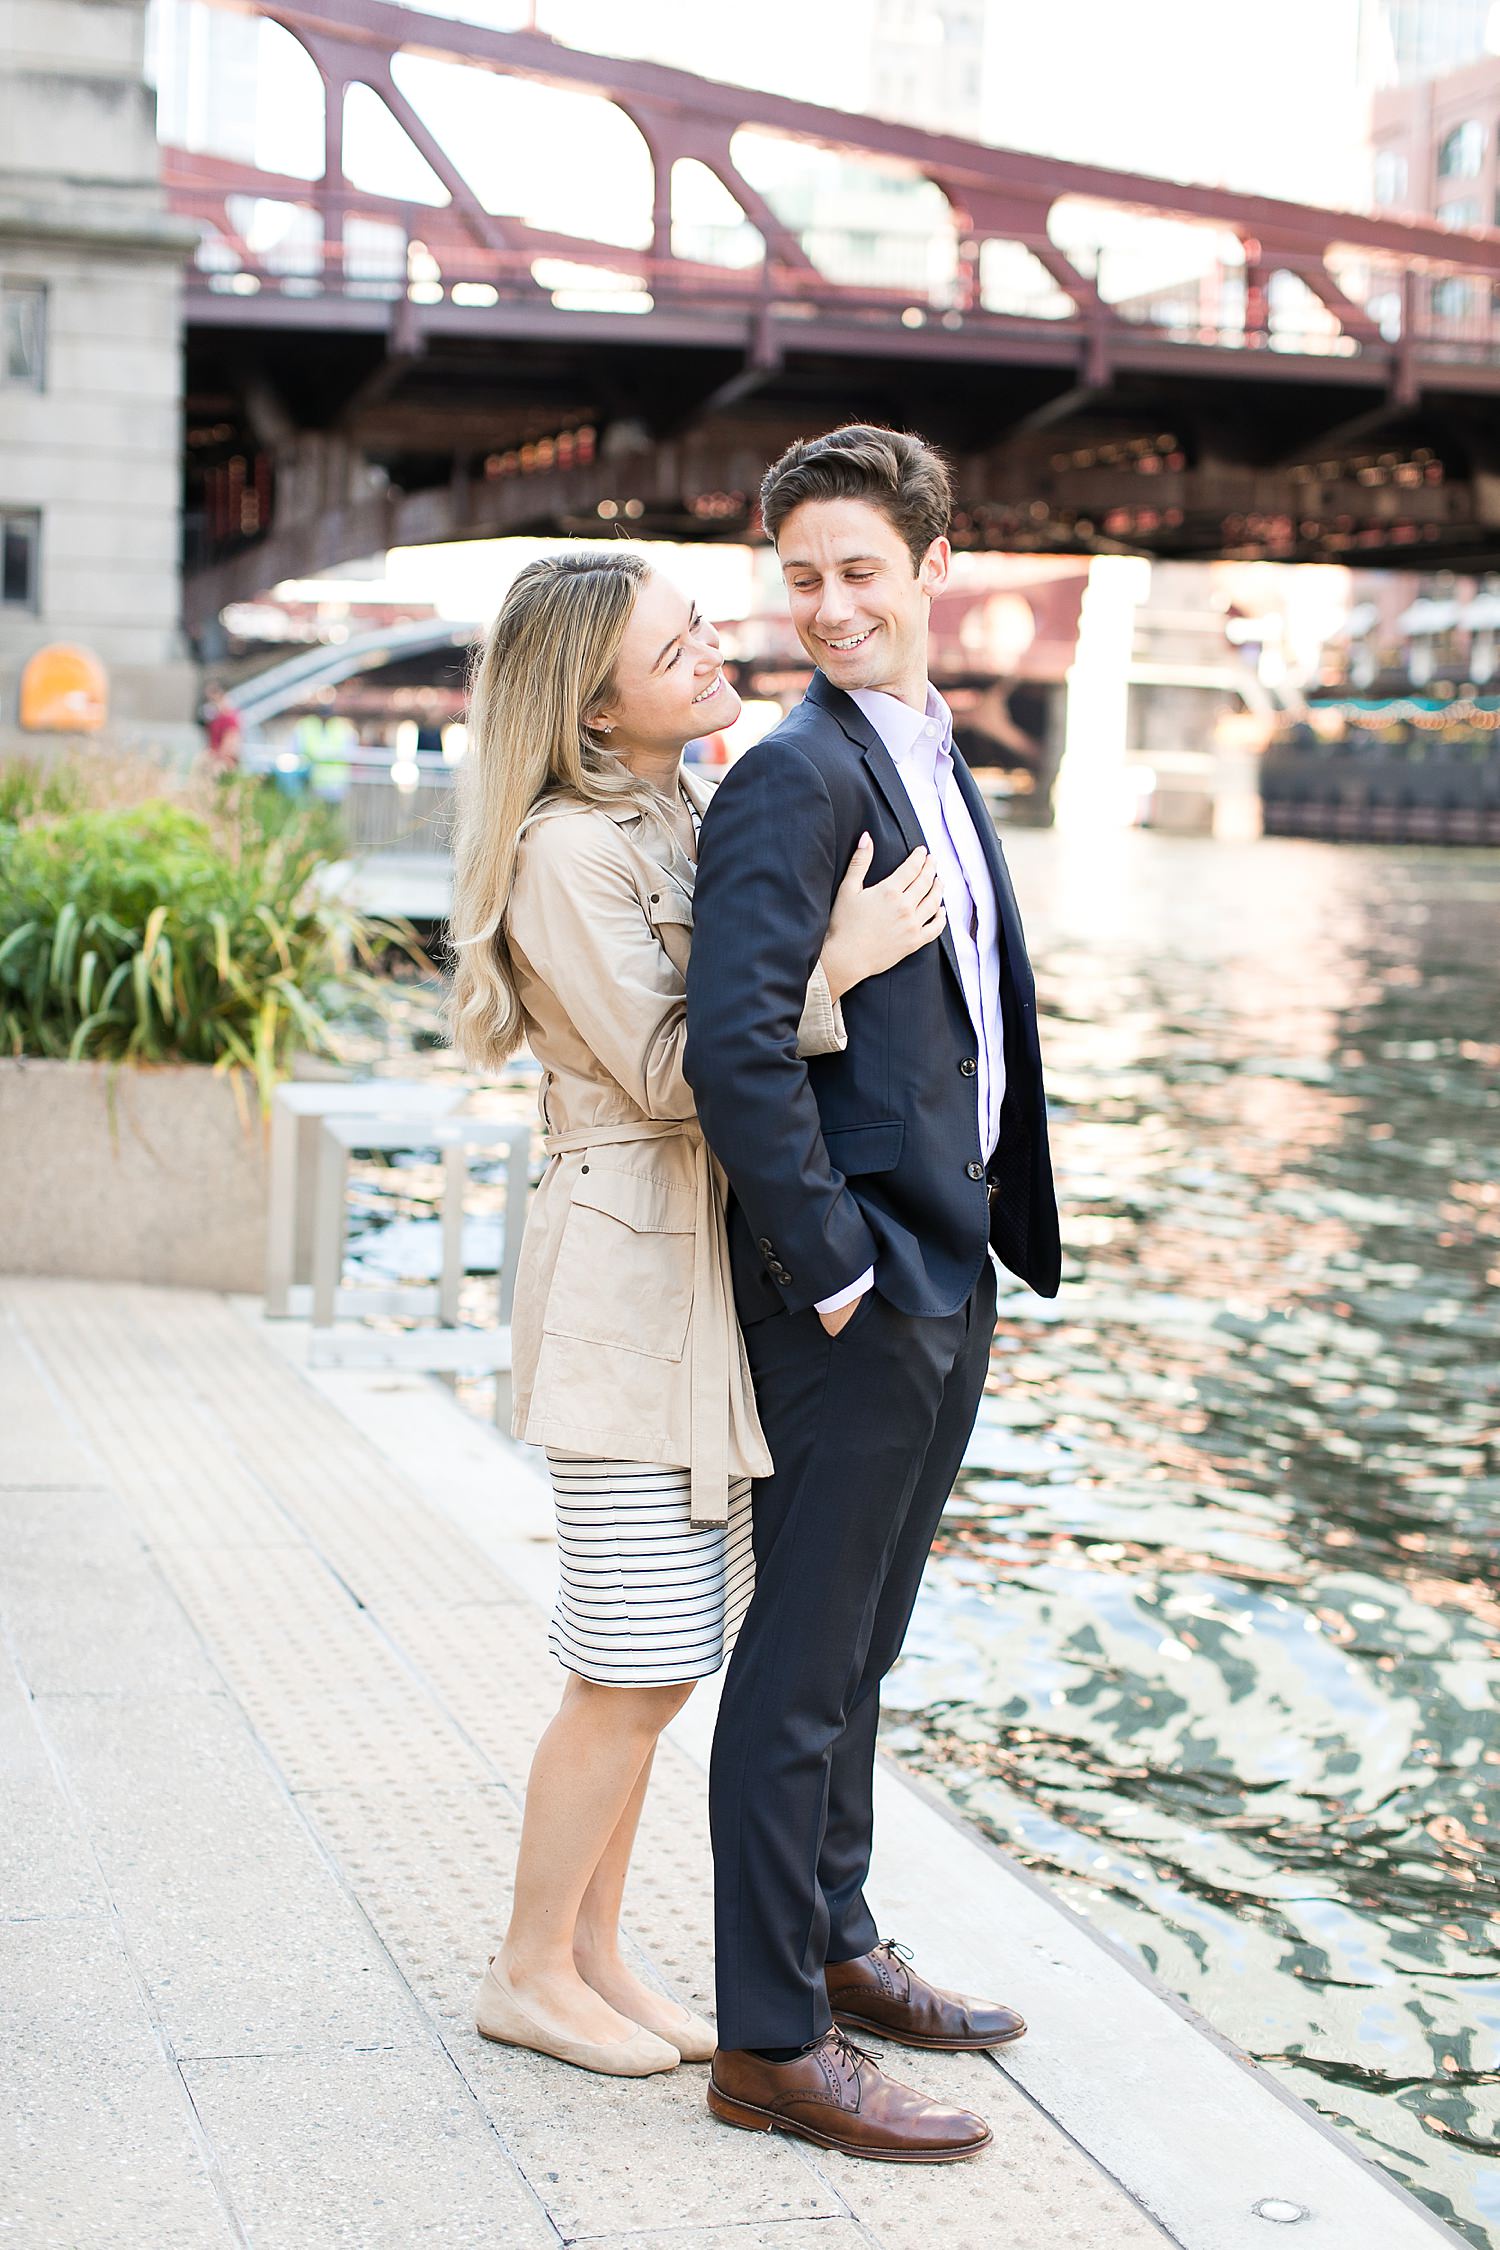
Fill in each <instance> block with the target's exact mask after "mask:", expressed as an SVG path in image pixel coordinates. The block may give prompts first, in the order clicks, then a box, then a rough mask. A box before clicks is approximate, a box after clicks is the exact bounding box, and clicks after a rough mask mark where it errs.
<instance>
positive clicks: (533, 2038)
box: [474, 1954, 681, 2078]
mask: <svg viewBox="0 0 1500 2250" xmlns="http://www.w3.org/2000/svg"><path fill="white" fill-rule="evenodd" d="M498 1962H499V1956H498V1955H496V1954H492V1955H491V1956H490V1965H489V1967H488V1968H487V1969H486V1970H485V1972H484V1975H483V1977H482V1978H481V1980H480V1985H479V1990H478V1991H477V1992H476V1994H475V1995H474V2023H475V2027H476V2029H477V2030H478V2032H479V2034H480V2037H481V2038H483V2039H494V2040H496V2041H498V2042H499V2044H500V2045H502V2046H506V2047H529V2048H531V2050H532V2051H533V2053H535V2054H538V2055H551V2056H553V2057H554V2058H555V2059H556V2060H557V2061H558V2062H565V2063H572V2065H573V2067H574V2068H575V2069H576V2070H597V2071H599V2072H601V2073H602V2074H603V2075H604V2076H605V2077H606V2078H649V2077H650V2076H651V2075H652V2073H653V2072H655V2071H658V2070H675V2069H676V2068H677V2065H678V2063H679V2061H680V2060H681V2057H680V2056H679V2054H678V2051H677V2049H676V2048H675V2047H672V2046H669V2045H668V2044H667V2042H666V2040H665V2039H658V2038H657V2036H656V2034H655V2032H654V2031H646V2030H643V2029H641V2028H640V2027H637V2029H636V2030H635V2031H634V2032H633V2033H632V2034H631V2036H630V2037H629V2038H628V2039H605V2040H591V2039H569V2038H568V2037H567V2036H566V2034H565V2033H563V2032H558V2031H549V2030H548V2029H547V2027H546V2025H545V2024H541V2023H538V2022H537V2020H536V2018H535V2016H531V2015H528V2014H527V2012H526V2010H525V2009H524V2008H523V2007H522V2006H521V2003H520V2001H519V2000H518V1999H517V1998H516V1996H515V1994H514V1993H513V1992H512V1991H511V1989H510V1986H509V1985H508V1984H507V1983H506V1981H505V1979H504V1977H503V1976H502V1975H501V1973H500V1969H499V1966H498Z"/></svg>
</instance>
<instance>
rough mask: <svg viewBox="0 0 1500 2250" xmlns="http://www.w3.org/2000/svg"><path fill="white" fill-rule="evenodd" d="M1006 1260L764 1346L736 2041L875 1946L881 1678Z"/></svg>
mask: <svg viewBox="0 0 1500 2250" xmlns="http://www.w3.org/2000/svg"><path fill="white" fill-rule="evenodd" d="M994 1326H995V1269H994V1266H993V1264H992V1263H991V1261H990V1260H989V1259H988V1258H986V1260H985V1262H984V1267H983V1270H982V1271H981V1273H980V1276H979V1279H978V1281H977V1282H976V1283H975V1285H974V1288H973V1290H972V1292H971V1294H970V1296H969V1298H968V1300H967V1302H966V1303H964V1304H963V1305H961V1306H960V1307H959V1309H958V1310H957V1312H954V1313H948V1314H945V1315H942V1316H938V1317H926V1318H923V1317H919V1316H917V1315H914V1314H910V1313H903V1312H898V1311H897V1309H896V1308H895V1306H893V1305H891V1304H888V1303H887V1302H886V1300H885V1299H884V1298H883V1297H881V1296H880V1295H879V1293H878V1290H874V1289H872V1290H870V1291H869V1292H868V1293H867V1295H866V1296H865V1297H864V1298H863V1299H862V1300H861V1303H860V1306H859V1309H858V1311H857V1312H856V1313H855V1314H854V1316H853V1318H852V1319H851V1320H850V1322H849V1323H848V1325H847V1327H845V1328H844V1329H843V1330H842V1331H841V1333H840V1334H839V1335H838V1336H836V1337H830V1336H829V1335H828V1333H827V1331H826V1330H825V1329H824V1327H823V1324H822V1322H821V1321H820V1320H819V1318H818V1316H817V1314H816V1313H815V1312H813V1311H806V1312H797V1313H788V1312H785V1311H783V1312H778V1313H773V1314H772V1315H771V1316H770V1317H769V1318H767V1319H764V1320H758V1321H754V1322H752V1324H751V1325H750V1326H749V1327H748V1328H747V1329H746V1330H745V1344H746V1348H747V1350H748V1352H749V1356H750V1367H751V1371H752V1373H753V1375H754V1378H755V1391H756V1399H757V1403H758V1405H759V1408H760V1414H761V1420H762V1423H763V1425H764V1428H765V1432H766V1437H767V1440H768V1442H769V1444H770V1448H771V1457H772V1459H773V1460H774V1462H775V1464H776V1469H775V1474H774V1475H772V1476H770V1477H768V1478H766V1479H765V1480H764V1481H763V1482H761V1483H758V1484H757V1485H756V1487H755V1494H754V1508H755V1519H754V1520H755V1563H756V1586H755V1593H754V1597H753V1599H752V1600H751V1603H750V1607H749V1610H748V1612H747V1614H746V1617H745V1620H744V1623H743V1625H742V1626H741V1628H740V1635H739V1640H738V1643H737V1645H736V1648H735V1651H734V1655H733V1657H732V1659H731V1661H730V1666H729V1671H728V1674H727V1676H726V1678H725V1682H724V1696H723V1702H722V1704H721V1706H720V1714H719V1723H718V1729H717V1732H716V1734H715V1737H714V1752H713V1765H712V1772H711V1776H710V1783H709V1819H710V1825H711V1828H712V1833H713V1847H714V1888H715V1917H716V1939H717V1948H718V2012H719V2042H720V2044H721V2046H724V2047H795V2046H801V2045H804V2044H806V2043H808V2042H810V2041H811V2040H813V2039H816V2038H818V2037H819V2036H820V2035H821V2034H822V2033H823V2032H824V2031H826V2030H827V2029H828V2026H829V2023H830V2021H831V2017H830V2013H829V2006H828V1996H827V1992H826V1990H825V1987H824V1968H825V1965H826V1963H828V1962H829V1961H835V1962H836V1961H850V1960H853V1959H855V1958H856V1957H857V1956H858V1955H859V1954H861V1953H867V1952H868V1951H869V1950H870V1948H871V1947H872V1946H873V1945H875V1944H876V1943H877V1942H878V1937H879V1933H878V1932H877V1930H876V1927H875V1924H874V1922H873V1921H872V1920H871V1917H870V1911H869V1908H868V1907H867V1906H866V1904H865V1897H864V1884H865V1878H866V1876H867V1874H868V1872H869V1865H870V1847H871V1840H872V1824H873V1802H872V1799H873V1789H874V1764H875V1736H876V1728H877V1725H878V1722H879V1717H880V1682H881V1680H882V1679H883V1678H884V1676H885V1674H886V1673H887V1672H888V1671H889V1670H890V1668H891V1666H892V1664H894V1662H895V1661H896V1658H897V1656H898V1655H899V1654H900V1652H901V1644H902V1641H903V1640H904V1639H905V1637H906V1629H907V1626H908V1625H909V1623H910V1622H911V1613H912V1609H913V1606H914V1605H915V1602H916V1598H917V1589H918V1586H919V1585H920V1583H921V1578H922V1570H923V1566H924V1564H925V1563H926V1560H927V1554H928V1550H929V1548H930V1547H931V1545H932V1541H933V1536H934V1534H935V1533H936V1531H937V1527H938V1521H939V1518H940V1517H941V1515H942V1512H943V1508H944V1505H945V1503H946V1501H947V1499H948V1495H949V1493H950V1491H951V1490H952V1487H953V1480H954V1478H955V1476H956V1475H957V1473H958V1469H959V1465H960V1463H961V1462H962V1459H963V1453H964V1447H965V1446H966V1444H967V1443H968V1439H969V1433H970V1431H971V1430H972V1428H973V1426H974V1417H975V1414H976V1413H977V1411H978V1407H979V1400H980V1397H981V1394H982V1393H983V1390H984V1379H985V1371H986V1368H987V1366H988V1361H989V1345H990V1338H991V1336H992V1334H993V1331H994Z"/></svg>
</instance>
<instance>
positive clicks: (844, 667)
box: [776, 500, 949, 710]
mask: <svg viewBox="0 0 1500 2250" xmlns="http://www.w3.org/2000/svg"><path fill="white" fill-rule="evenodd" d="M776 553H777V557H778V559H779V561H780V563H781V573H782V577H783V579H784V580H785V582H786V590H787V600H788V602H789V604H790V607H791V613H792V623H793V624H794V625H795V626H796V628H797V638H798V639H799V640H800V641H801V643H802V646H803V647H804V648H805V649H806V651H807V653H808V655H809V656H810V657H811V658H812V660H813V662H814V664H816V665H817V666H818V668H819V670H820V671H822V672H823V673H825V674H826V675H827V677H828V679H829V680H831V681H832V683H833V685H834V686H835V687H840V688H845V689H848V688H877V689H879V690H881V691H882V692H883V693H884V694H886V695H899V696H900V697H901V698H902V699H903V701H905V702H914V703H915V705H916V707H917V708H918V709H919V710H920V709H921V707H922V704H923V701H924V699H925V695H926V682H927V621H928V613H929V611H930V609H931V606H932V597H933V595H934V594H936V593H938V592H939V591H940V590H941V589H942V587H943V586H944V585H945V584H946V582H947V577H948V561H949V547H948V542H947V540H946V539H934V540H933V542H932V544H931V546H930V547H929V548H928V549H927V551H926V553H925V554H924V555H923V556H922V558H921V560H920V562H918V563H916V564H915V565H914V564H913V562H912V558H911V552H910V550H909V548H908V547H907V544H906V541H905V540H904V539H903V538H902V536H901V534H900V532H899V531H898V530H897V529H896V527H895V525H894V524H893V523H892V522H891V520H890V518H889V517H888V516H887V515H886V514H885V513H884V512H883V510H881V509H880V508H877V507H874V506H872V505H871V503H870V502H869V501H868V500H805V501H804V502H803V503H802V506H801V507H800V508H794V509H793V510H792V512H791V514H790V515H789V516H788V517H787V518H786V520H785V521H784V522H783V524H782V526H781V529H780V532H779V533H778V535H777V540H776Z"/></svg>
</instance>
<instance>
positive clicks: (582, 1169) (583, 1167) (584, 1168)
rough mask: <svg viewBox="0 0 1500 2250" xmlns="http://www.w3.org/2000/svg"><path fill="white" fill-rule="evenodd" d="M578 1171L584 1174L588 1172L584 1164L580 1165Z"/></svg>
mask: <svg viewBox="0 0 1500 2250" xmlns="http://www.w3.org/2000/svg"><path fill="white" fill-rule="evenodd" d="M578 1169H579V1171H580V1172H586V1171H587V1170H588V1166H587V1165H586V1164H580V1165H579V1167H578Z"/></svg>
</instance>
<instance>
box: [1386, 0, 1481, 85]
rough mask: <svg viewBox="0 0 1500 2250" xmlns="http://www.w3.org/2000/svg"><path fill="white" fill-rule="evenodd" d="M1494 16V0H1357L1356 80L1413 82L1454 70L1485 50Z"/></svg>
mask: <svg viewBox="0 0 1500 2250" xmlns="http://www.w3.org/2000/svg"><path fill="white" fill-rule="evenodd" d="M1497 19H1500V9H1497V8H1496V7H1495V5H1494V0H1361V5H1360V20H1359V60H1360V77H1361V80H1362V82H1363V83H1364V84H1365V85H1366V86H1414V85H1418V84H1420V83H1421V82H1422V81H1423V80H1425V79H1429V78H1441V77H1443V76H1445V75H1446V73H1447V72H1449V71H1451V70H1459V69H1461V68H1462V67H1463V65H1464V64H1465V63H1470V62H1473V61H1475V60H1476V59H1477V57H1479V56H1480V55H1483V54H1485V53H1486V52H1488V51H1490V49H1489V47H1487V41H1491V42H1493V41H1494V35H1495V33H1496V31H1497V29H1500V22H1497Z"/></svg>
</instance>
